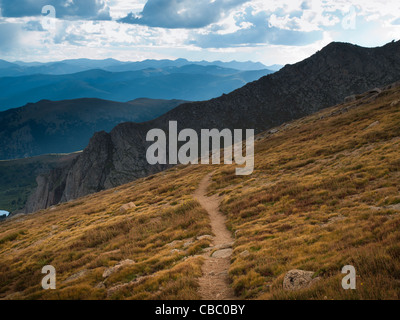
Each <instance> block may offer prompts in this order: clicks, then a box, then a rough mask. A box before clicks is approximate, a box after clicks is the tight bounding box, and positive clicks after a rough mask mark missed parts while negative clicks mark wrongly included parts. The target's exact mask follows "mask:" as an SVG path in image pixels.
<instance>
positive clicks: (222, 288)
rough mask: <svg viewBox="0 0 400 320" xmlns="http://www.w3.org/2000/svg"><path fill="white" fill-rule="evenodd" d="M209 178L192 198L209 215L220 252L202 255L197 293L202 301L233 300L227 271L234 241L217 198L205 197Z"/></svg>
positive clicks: (202, 182) (214, 240)
mask: <svg viewBox="0 0 400 320" xmlns="http://www.w3.org/2000/svg"><path fill="white" fill-rule="evenodd" d="M211 176H212V174H209V175H207V176H206V177H205V178H204V179H203V180H202V181H201V182H200V186H199V188H198V189H197V190H196V192H195V194H194V196H195V198H196V199H197V201H199V202H200V204H201V205H202V207H203V208H204V209H206V210H207V212H208V214H209V215H210V219H211V227H212V231H213V233H214V235H215V237H214V239H213V245H214V247H215V248H216V249H217V248H219V249H220V250H218V251H217V252H215V253H214V254H213V256H210V253H206V254H204V258H205V262H204V264H203V267H202V271H203V276H202V277H201V278H200V290H199V292H200V295H201V297H202V299H203V300H233V299H236V297H235V295H234V292H233V290H232V288H231V287H230V286H229V277H228V270H229V267H230V259H231V255H232V244H233V241H234V240H233V238H232V236H231V233H230V232H229V231H228V229H227V228H226V225H225V222H226V221H225V217H224V216H223V215H222V213H221V212H220V211H219V199H218V196H213V197H207V188H208V186H209V184H210V180H211Z"/></svg>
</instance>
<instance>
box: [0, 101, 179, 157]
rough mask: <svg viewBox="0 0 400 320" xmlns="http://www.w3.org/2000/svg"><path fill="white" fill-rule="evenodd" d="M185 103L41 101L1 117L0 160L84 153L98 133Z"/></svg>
mask: <svg viewBox="0 0 400 320" xmlns="http://www.w3.org/2000/svg"><path fill="white" fill-rule="evenodd" d="M184 102H186V101H182V100H152V99H137V100H133V101H130V102H127V103H120V102H113V101H106V100H100V99H77V100H65V101H48V100H42V101H40V102H38V103H34V104H33V103H29V104H27V105H26V106H24V107H22V108H17V109H11V110H7V111H4V112H1V113H0V140H1V144H0V159H1V160H5V159H16V158H26V157H32V156H37V155H42V154H49V153H70V152H75V151H79V150H82V149H84V148H85V147H86V146H87V144H88V143H89V140H90V138H91V137H92V136H93V134H94V133H95V132H97V131H102V130H104V131H111V130H112V129H113V128H114V127H115V126H116V125H118V124H120V123H122V122H126V121H134V122H144V121H148V120H152V119H154V118H157V117H159V116H160V115H162V114H164V113H166V112H167V111H170V110H171V109H173V108H175V107H177V106H178V105H180V104H182V103H184Z"/></svg>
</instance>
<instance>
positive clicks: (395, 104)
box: [390, 100, 400, 107]
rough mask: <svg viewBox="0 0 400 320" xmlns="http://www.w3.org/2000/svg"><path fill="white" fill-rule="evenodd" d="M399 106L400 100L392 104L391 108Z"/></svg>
mask: <svg viewBox="0 0 400 320" xmlns="http://www.w3.org/2000/svg"><path fill="white" fill-rule="evenodd" d="M398 104H400V100H395V101H393V102H392V103H391V104H390V106H391V107H394V106H397V105H398Z"/></svg>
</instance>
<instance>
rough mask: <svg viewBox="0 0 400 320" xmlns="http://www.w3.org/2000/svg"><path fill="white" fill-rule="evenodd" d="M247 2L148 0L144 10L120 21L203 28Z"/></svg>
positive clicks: (235, 0)
mask: <svg viewBox="0 0 400 320" xmlns="http://www.w3.org/2000/svg"><path fill="white" fill-rule="evenodd" d="M246 2H249V0H210V1H199V0H148V1H147V3H146V5H145V7H144V9H143V11H142V12H140V13H138V14H135V13H132V12H131V13H130V14H128V16H126V17H125V18H123V19H120V20H119V21H120V22H124V23H131V24H141V25H146V26H149V27H160V28H172V29H173V28H189V29H190V28H202V27H205V26H208V25H210V24H212V23H215V22H218V21H219V20H220V19H221V18H222V17H223V16H224V15H226V14H228V13H229V11H230V10H232V9H233V8H235V7H237V6H239V5H241V4H243V3H246Z"/></svg>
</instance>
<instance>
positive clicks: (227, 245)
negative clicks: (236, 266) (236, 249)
mask: <svg viewBox="0 0 400 320" xmlns="http://www.w3.org/2000/svg"><path fill="white" fill-rule="evenodd" d="M233 244H234V242H228V243H224V244H219V245H217V246H215V247H214V249H216V250H223V249H230V248H232V247H233Z"/></svg>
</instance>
